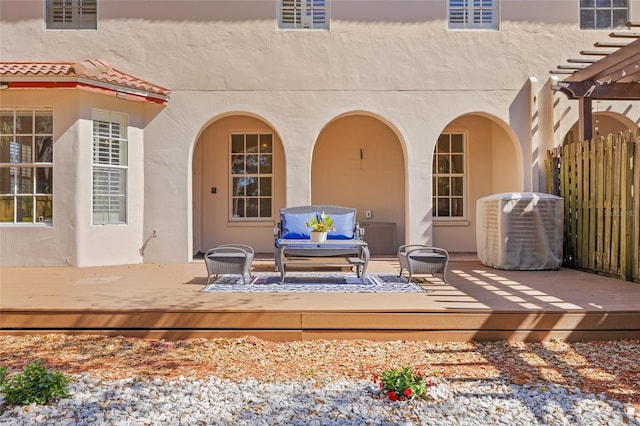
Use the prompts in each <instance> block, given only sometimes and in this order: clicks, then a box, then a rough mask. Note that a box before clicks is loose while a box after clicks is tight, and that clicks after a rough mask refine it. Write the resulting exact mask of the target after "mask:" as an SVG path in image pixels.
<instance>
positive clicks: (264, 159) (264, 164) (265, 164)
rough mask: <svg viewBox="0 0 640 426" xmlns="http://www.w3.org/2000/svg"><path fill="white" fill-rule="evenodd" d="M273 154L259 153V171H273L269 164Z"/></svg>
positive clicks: (268, 172) (269, 172)
mask: <svg viewBox="0 0 640 426" xmlns="http://www.w3.org/2000/svg"><path fill="white" fill-rule="evenodd" d="M272 159H273V156H271V155H261V156H260V173H263V174H264V173H267V174H271V172H272V171H273V167H272V165H271V160H272Z"/></svg>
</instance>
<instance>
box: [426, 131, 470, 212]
mask: <svg viewBox="0 0 640 426" xmlns="http://www.w3.org/2000/svg"><path fill="white" fill-rule="evenodd" d="M454 135H459V136H461V137H462V153H457V152H454V153H453V154H455V155H462V156H463V158H462V167H463V172H462V173H460V172H451V171H449V172H446V171H442V172H440V171H439V170H438V169H437V166H438V157H437V156H438V155H439V152H438V142H439V141H440V139H441V138H442V137H445V136H446V137H447V138H448V140H449V146H450V147H451V139H452V136H454ZM438 142H436V146H435V147H434V150H433V163H432V168H431V170H432V194H431V200H432V201H431V203H432V211H433V214H432V217H433V220H434V221H466V220H467V197H468V190H467V181H468V175H469V166H468V164H467V163H468V161H467V159H468V135H467V132H464V131H448V132H442V133H441V134H440V136H439V137H438ZM440 154H448V155H449V157H451V156H452V151H451V148H449V152H447V153H440ZM449 164H451V162H449ZM442 177H448V178H449V179H450V178H452V177H455V178H462V185H461V186H462V188H461V189H462V195H461V196H454V195H451V193H449V194H440V193H439V191H438V178H442ZM455 198H461V201H462V215H461V216H451V215H450V214H449V215H442V216H441V215H439V213H438V200H440V199H449V213H451V211H452V210H453V209H452V208H451V205H452V204H451V201H452V200H453V199H455Z"/></svg>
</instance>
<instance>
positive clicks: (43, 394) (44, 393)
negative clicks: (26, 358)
mask: <svg viewBox="0 0 640 426" xmlns="http://www.w3.org/2000/svg"><path fill="white" fill-rule="evenodd" d="M0 379H2V381H0V386H1V389H2V393H3V394H4V400H5V403H7V404H9V405H29V404H33V403H34V402H35V403H36V404H47V403H49V401H51V400H53V399H57V398H68V397H70V396H71V394H70V393H69V379H68V378H67V377H66V376H64V375H63V374H61V373H59V372H57V371H56V372H51V371H49V370H48V369H46V368H45V367H44V363H43V361H42V360H38V361H36V362H33V363H31V364H29V365H26V366H25V367H24V368H23V369H22V374H21V373H17V374H15V375H13V376H12V377H10V378H9V379H7V377H6V367H3V368H2V371H1V372H0Z"/></svg>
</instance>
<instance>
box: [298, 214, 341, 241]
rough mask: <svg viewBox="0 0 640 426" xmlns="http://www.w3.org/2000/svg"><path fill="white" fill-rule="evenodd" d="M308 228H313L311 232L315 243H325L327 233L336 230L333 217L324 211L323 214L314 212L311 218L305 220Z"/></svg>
mask: <svg viewBox="0 0 640 426" xmlns="http://www.w3.org/2000/svg"><path fill="white" fill-rule="evenodd" d="M305 225H306V226H307V228H311V232H310V233H309V235H310V237H311V241H313V242H314V243H324V242H325V241H326V240H327V233H328V232H329V231H333V230H335V228H334V227H333V219H332V218H331V215H328V214H326V213H325V212H322V214H320V215H318V214H315V213H314V214H312V215H311V220H310V221H309V222H305Z"/></svg>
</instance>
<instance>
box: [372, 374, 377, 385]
mask: <svg viewBox="0 0 640 426" xmlns="http://www.w3.org/2000/svg"><path fill="white" fill-rule="evenodd" d="M373 383H378V375H377V374H374V375H373Z"/></svg>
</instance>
